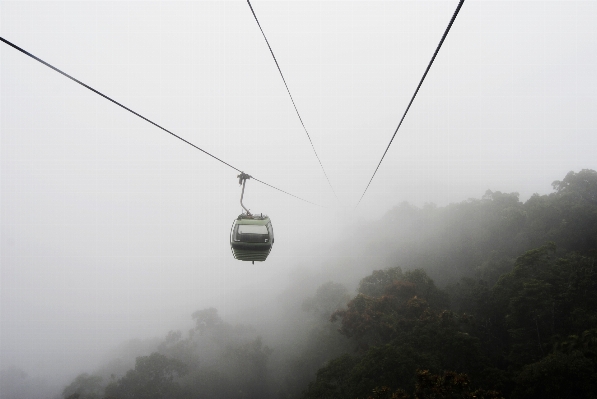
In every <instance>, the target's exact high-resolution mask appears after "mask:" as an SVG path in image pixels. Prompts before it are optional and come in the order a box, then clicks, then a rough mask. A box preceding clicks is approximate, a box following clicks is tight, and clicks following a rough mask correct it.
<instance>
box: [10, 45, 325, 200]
mask: <svg viewBox="0 0 597 399" xmlns="http://www.w3.org/2000/svg"><path fill="white" fill-rule="evenodd" d="M0 40H1V41H3V42H4V43H6V44H8V45H9V46H11V47H13V48H14V49H16V50H19V51H20V52H21V53H23V54H25V55H28V56H29V57H31V58H33V59H34V60H36V61H39V62H40V63H42V64H44V65H45V66H47V67H49V68H51V69H53V70H55V71H56V72H58V73H60V74H61V75H64V76H66V77H67V78H69V79H70V80H72V81H74V82H77V83H78V84H80V85H81V86H83V87H85V88H87V89H89V90H91V91H92V92H94V93H96V94H98V95H100V96H102V97H104V98H105V99H106V100H109V101H111V102H113V103H114V104H116V105H118V106H119V107H121V108H124V109H125V110H127V111H129V112H130V113H132V114H134V115H136V116H138V117H139V118H141V119H143V120H145V121H147V122H149V123H151V124H152V125H154V126H156V127H158V128H160V129H162V130H163V131H165V132H166V133H169V134H171V135H172V136H174V137H176V138H177V139H179V140H182V141H184V142H185V143H187V144H188V145H190V146H192V147H194V148H196V149H198V150H199V151H201V152H203V153H204V154H206V155H209V156H210V157H212V158H213V159H215V160H217V161H220V162H221V163H223V164H224V165H226V166H228V167H230V168H232V169H234V170H236V171H237V172H240V173H243V171H241V170H240V169H238V168H236V167H234V166H232V165H230V164H229V163H228V162H225V161H223V160H221V159H220V158H218V157H216V156H215V155H212V154H210V153H209V152H207V151H205V150H204V149H202V148H200V147H197V146H196V145H195V144H193V143H191V142H190V141H187V140H185V139H183V138H182V137H180V136H178V135H177V134H174V133H172V132H171V131H170V130H168V129H166V128H164V127H162V126H160V125H158V124H157V123H155V122H153V121H151V120H150V119H148V118H146V117H144V116H143V115H141V114H139V113H137V112H135V111H133V110H132V109H130V108H128V107H126V106H124V105H122V104H121V103H119V102H118V101H116V100H114V99H112V98H110V97H108V96H107V95H105V94H103V93H101V92H99V91H98V90H96V89H94V88H93V87H91V86H88V85H86V84H85V83H83V82H81V81H80V80H78V79H75V78H74V77H72V76H70V75H69V74H67V73H65V72H63V71H61V70H60V69H58V68H56V67H54V66H52V65H50V64H49V63H47V62H45V61H44V60H42V59H40V58H38V57H36V56H35V55H33V54H31V53H30V52H28V51H26V50H24V49H22V48H21V47H19V46H17V45H16V44H14V43H11V42H9V41H8V40H6V39H4V38H3V37H0ZM251 177H252V178H253V179H254V180H256V181H258V182H259V183H261V184H265V185H266V186H268V187H271V188H273V189H275V190H278V191H280V192H282V193H284V194H287V195H290V196H291V197H294V198H297V199H300V200H301V201H304V202H308V203H309V204H312V205H316V206H321V205H319V204H316V203H314V202H311V201H308V200H306V199H304V198H301V197H298V196H296V195H294V194H291V193H289V192H286V191H284V190H281V189H279V188H277V187H274V186H272V185H271V184H268V183H266V182H264V181H261V180H259V179H257V178H255V177H253V176H251Z"/></svg>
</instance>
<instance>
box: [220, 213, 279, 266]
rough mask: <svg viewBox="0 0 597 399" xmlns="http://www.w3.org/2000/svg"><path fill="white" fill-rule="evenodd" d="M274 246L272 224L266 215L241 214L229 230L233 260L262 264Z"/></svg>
mask: <svg viewBox="0 0 597 399" xmlns="http://www.w3.org/2000/svg"><path fill="white" fill-rule="evenodd" d="M273 245H274V230H273V228H272V222H271V220H270V218H269V217H267V216H266V215H247V214H244V213H243V214H241V215H239V216H238V218H236V220H235V221H234V223H233V224H232V229H231V230H230V249H231V250H232V255H234V258H235V259H238V260H244V261H252V262H263V261H264V260H266V259H267V256H268V255H269V253H270V251H271V250H272V246H273Z"/></svg>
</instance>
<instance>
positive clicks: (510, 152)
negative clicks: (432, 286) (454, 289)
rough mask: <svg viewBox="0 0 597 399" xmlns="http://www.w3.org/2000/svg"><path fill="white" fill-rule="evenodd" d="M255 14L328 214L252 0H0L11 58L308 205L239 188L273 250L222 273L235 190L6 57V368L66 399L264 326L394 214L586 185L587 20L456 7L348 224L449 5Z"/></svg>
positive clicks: (528, 6) (527, 6) (281, 5)
mask: <svg viewBox="0 0 597 399" xmlns="http://www.w3.org/2000/svg"><path fill="white" fill-rule="evenodd" d="M252 5H253V8H254V10H255V13H256V14H257V16H258V18H259V22H260V23H261V26H262V28H263V30H264V32H265V34H266V36H267V38H268V40H269V43H270V45H271V47H272V50H273V52H274V54H275V56H276V58H277V60H278V62H279V64H280V67H281V69H282V72H283V74H284V77H285V79H286V82H287V84H288V87H289V90H290V92H291V93H292V96H293V98H294V101H295V103H296V106H297V108H298V110H299V112H300V115H301V117H302V120H303V122H304V124H305V126H306V128H307V130H308V132H309V135H310V136H311V139H312V141H313V144H314V146H315V149H316V150H317V153H318V155H319V157H320V159H321V162H322V164H323V166H324V168H325V170H326V172H327V175H328V176H329V180H330V182H331V185H332V186H333V190H334V191H335V194H334V191H332V189H331V188H330V186H329V184H328V182H327V180H326V177H325V175H324V173H323V171H322V169H321V167H320V165H319V163H318V161H317V158H316V157H315V154H314V153H313V149H312V148H311V145H310V143H309V139H308V138H307V135H306V133H305V131H304V129H303V127H302V125H301V122H300V120H299V118H298V116H297V114H296V112H295V109H294V107H293V105H292V102H291V100H290V98H289V96H288V93H287V91H286V88H285V86H284V82H283V81H282V78H281V77H280V74H279V72H278V70H277V68H276V65H275V63H274V61H273V59H272V55H271V53H270V51H269V49H268V47H267V44H266V43H265V40H264V38H263V36H262V34H261V32H260V30H259V27H258V26H257V23H256V22H255V19H254V18H253V15H252V14H251V10H250V8H249V6H248V4H247V3H246V2H244V1H226V2H203V1H185V2H136V1H135V2H132V1H129V2H83V1H73V2H46V1H44V2H25V1H2V2H1V3H0V33H1V36H2V37H3V38H5V39H6V40H8V41H11V42H12V43H14V44H15V45H17V46H19V47H21V48H23V49H25V50H26V51H29V52H31V53H32V54H33V55H35V56H37V57H39V58H41V59H42V60H44V61H46V62H48V63H50V64H52V65H54V66H55V67H57V68H59V69H61V70H63V71H64V72H66V73H68V74H70V75H71V76H73V77H75V78H76V79H79V80H80V81H82V82H84V83H86V84H88V85H89V86H91V87H93V88H94V89H96V90H98V91H101V92H102V93H104V94H106V95H107V96H110V97H112V98H113V99H114V100H116V101H118V102H120V103H121V104H123V105H125V106H127V107H129V108H131V109H132V110H134V111H136V112H138V113H139V114H141V115H143V116H145V117H147V118H149V119H151V120H152V121H154V122H155V123H157V124H159V125H161V126H163V127H165V128H166V129H169V130H170V131H172V132H173V133H175V134H177V135H179V136H181V137H183V138H184V139H185V140H188V141H189V142H191V143H193V144H195V145H197V146H198V147H200V148H202V149H204V150H205V151H207V152H209V153H211V154H213V155H214V156H216V157H218V158H220V159H222V160H224V161H226V162H228V163H229V164H231V165H233V166H234V167H236V168H238V169H241V170H243V171H244V172H246V173H249V174H251V175H253V176H254V177H256V178H258V179H260V180H262V181H264V182H266V183H268V184H270V185H273V186H275V187H277V188H279V189H281V190H284V191H286V192H288V193H291V194H293V195H295V196H298V197H300V198H302V199H305V200H307V201H310V202H312V203H315V204H316V205H313V204H311V203H308V202H304V201H302V200H300V199H297V198H294V197H292V196H289V195H286V194H284V193H282V192H280V191H277V190H274V189H272V188H270V187H268V186H266V185H263V184H261V183H259V182H257V181H255V180H249V181H248V182H247V186H246V192H245V198H244V203H245V205H246V206H247V207H248V208H250V210H251V211H252V212H257V213H260V212H263V213H266V214H268V215H269V216H270V217H271V218H272V222H273V226H274V229H275V233H276V242H275V245H274V248H273V250H272V252H271V254H270V256H269V258H268V259H267V261H266V262H263V263H255V264H254V265H253V264H251V263H249V262H240V261H237V260H235V259H233V257H232V254H231V253H230V245H229V231H230V227H231V224H232V222H233V219H234V218H235V217H236V216H237V215H238V214H239V213H240V212H241V207H240V203H239V200H240V193H241V189H240V187H239V185H238V179H237V178H236V175H237V174H238V172H236V171H235V170H233V169H231V168H229V167H228V166H226V165H224V164H222V163H220V162H218V161H217V160H215V159H213V158H211V157H209V156H207V155H206V154H204V153H202V152H200V151H198V150H197V149H195V148H193V147H191V146H189V145H187V144H186V143H184V142H182V141H180V140H178V139H176V138H175V137H173V136H171V135H169V134H167V133H166V132H164V131H162V130H160V129H158V128H156V127H155V126H153V125H151V124H149V123H147V122H146V121H144V120H142V119H140V118H139V117H137V116H135V115H133V114H131V113H129V112H127V111H125V110H123V109H122V108H120V107H118V106H116V105H115V104H113V103H111V102H109V101H107V100H106V99H104V98H102V97H100V96H98V95H97V94H95V93H93V92H91V91H89V90H88V89H86V88H84V87H82V86H80V85H78V84H76V83H75V82H73V81H71V80H69V79H67V78H65V77H64V76H62V75H60V74H58V73H57V72H55V71H53V70H51V69H50V68H48V67H46V66H44V65H42V64H41V63H39V62H37V61H35V60H33V59H32V58H30V57H27V56H26V55H24V54H22V53H20V52H18V51H17V50H15V49H13V48H12V47H10V46H8V45H7V44H5V43H0V95H1V103H0V106H1V107H0V129H1V130H0V146H1V149H0V151H1V152H0V158H1V161H0V162H1V163H0V167H1V175H0V179H1V197H0V201H1V215H0V217H1V248H0V249H1V266H0V267H1V269H0V273H1V274H0V281H1V283H0V284H1V293H0V295H1V297H0V299H1V304H0V306H1V308H0V359H1V360H0V363H1V364H0V366H1V368H2V369H4V370H6V369H13V368H14V369H17V370H23V371H25V372H26V373H27V374H28V375H29V376H30V377H31V378H37V379H40V380H43V379H45V380H47V381H51V382H52V383H53V384H56V385H57V386H58V388H57V389H58V391H57V392H60V391H61V389H62V388H63V387H64V385H65V384H67V383H68V382H69V381H70V380H72V378H73V377H74V376H76V375H77V374H79V373H82V372H92V371H93V370H94V369H95V368H97V367H99V366H101V365H102V364H103V362H105V361H108V360H109V359H110V354H111V353H113V351H114V350H115V348H116V347H117V346H118V345H119V344H121V343H122V342H124V341H127V340H130V339H151V338H154V337H164V336H165V335H166V334H167V333H168V331H170V330H175V329H181V330H182V331H186V330H188V329H189V328H191V327H192V325H193V320H192V319H191V314H192V313H193V312H195V311H197V310H200V309H204V308H210V307H213V308H216V309H218V312H219V314H220V316H221V317H222V318H223V319H225V320H227V321H230V322H234V321H240V322H243V323H251V322H252V321H253V322H254V324H255V327H256V328H258V329H259V328H261V329H262V330H263V329H265V328H263V326H261V327H260V325H259V322H260V321H264V320H270V319H269V316H268V312H270V311H271V310H270V308H269V307H268V306H272V308H271V309H274V304H276V305H280V301H283V300H284V299H283V298H282V299H280V297H279V294H280V293H281V292H282V291H284V290H285V289H286V287H288V286H289V285H290V286H294V285H295V284H296V281H299V280H300V279H301V278H305V279H308V278H307V277H305V276H313V275H317V274H318V273H320V271H321V270H322V269H324V268H332V267H333V268H334V270H341V268H338V267H337V266H338V265H341V264H342V262H343V261H344V259H345V258H346V257H349V256H350V253H347V252H343V253H338V251H337V249H338V248H340V247H339V246H338V243H340V242H343V240H345V239H347V238H348V237H352V238H351V239H352V240H353V241H352V242H353V243H354V246H355V250H356V249H358V239H355V238H354V237H358V235H355V234H354V233H355V232H354V229H358V228H359V227H357V226H359V225H360V223H361V222H364V221H374V220H377V219H379V218H381V217H382V216H383V215H384V214H385V213H386V212H387V211H388V210H390V209H391V208H392V207H393V206H395V205H397V204H399V203H401V202H402V201H408V202H410V203H412V204H414V205H417V206H422V205H423V204H425V203H435V204H437V205H440V206H443V205H447V204H449V203H452V202H459V201H463V200H466V199H468V198H480V197H481V196H482V195H483V194H484V193H485V191H486V190H487V189H491V190H499V191H502V192H507V193H509V192H519V193H520V199H521V200H523V201H524V200H526V199H528V198H529V197H530V196H531V195H532V194H533V193H540V194H546V193H549V192H551V190H552V187H551V182H552V181H553V180H556V179H561V178H563V177H564V176H565V175H566V173H567V172H569V171H571V170H574V171H579V170H581V169H586V168H591V169H597V156H596V154H597V151H596V150H597V112H595V110H596V109H597V95H596V94H595V93H597V72H596V71H597V52H596V51H595V48H596V46H597V30H596V28H595V21H596V20H597V3H595V2H590V1H529V2H526V1H475V0H468V1H466V2H465V4H464V5H463V7H462V9H461V11H460V13H459V15H458V18H457V19H456V21H455V23H454V25H453V27H452V29H451V31H450V33H449V35H448V37H447V39H446V41H445V43H444V44H443V47H442V49H441V51H440V52H439V55H438V57H437V59H436V60H435V63H434V64H433V66H432V68H431V70H430V72H429V74H428V75H427V77H426V80H425V82H424V83H423V85H422V88H421V90H420V91H419V93H418V95H417V97H416V99H415V101H414V103H413V105H412V107H411V109H410V111H409V113H408V114H407V116H406V118H405V120H404V123H403V125H402V126H401V128H400V130H399V132H398V134H397V135H396V138H395V139H394V141H393V144H392V146H391V148H390V149H389V151H388V153H387V155H386V157H385V160H384V161H383V163H382V164H381V166H380V168H379V171H378V172H377V175H376V177H375V179H374V180H373V182H372V183H371V185H370V187H369V189H368V191H367V193H366V195H365V196H364V197H363V199H362V201H361V203H360V204H359V206H358V207H356V208H355V206H356V204H357V202H358V201H359V198H360V197H361V195H362V194H363V191H364V190H365V187H366V186H367V183H368V182H369V179H370V178H371V175H372V174H373V172H374V170H375V167H376V166H377V164H378V162H379V160H380V158H381V156H382V154H383V151H384V150H385V148H386V146H387V144H388V142H389V140H390V138H391V137H392V135H393V133H394V131H395V129H396V127H397V125H398V123H399V121H400V118H401V117H402V115H403V113H404V110H405V109H406V106H407V105H408V103H409V101H410V99H411V97H412V95H413V93H414V91H415V89H416V87H417V84H418V83H419V80H420V78H421V76H422V74H423V72H424V71H425V68H426V67H427V64H428V62H429V60H430V59H431V56H432V55H433V52H434V51H435V49H436V47H437V44H438V42H439V40H440V38H441V36H442V34H443V32H444V30H445V28H446V26H447V24H448V22H449V20H450V18H451V16H452V13H453V12H454V9H455V7H456V5H457V2H456V1H424V2H421V1H417V2H415V1H388V2H369V1H367V2H352V1H351V2H344V1H333V2H322V1H313V2H308V1H296V2H288V1H284V2H282V1H279V2H263V1H254V2H252ZM367 234H376V232H375V231H373V232H370V231H368V232H367ZM342 248H346V247H345V246H343V247H342ZM343 251H346V250H345V249H344V250H343ZM349 264H350V263H349ZM371 267H374V265H373V266H371ZM346 273H347V274H349V275H350V274H351V273H352V271H350V270H347V271H346ZM301 276H303V277H301ZM361 277H362V275H361ZM321 279H322V280H326V279H334V280H335V281H340V282H343V281H352V280H350V279H348V278H346V276H343V275H342V273H339V274H338V275H337V276H335V277H334V276H330V275H325V278H324V277H322V278H321ZM316 288H317V286H316V285H315V286H310V285H305V292H300V293H299V292H297V293H296V294H297V295H304V296H310V295H314V293H315V289H316ZM349 288H350V289H351V290H352V289H354V287H353V286H351V287H349ZM351 293H352V291H351ZM251 324H253V323H251ZM272 331H273V332H272ZM272 331H270V338H271V339H274V338H275V335H276V334H275V326H272Z"/></svg>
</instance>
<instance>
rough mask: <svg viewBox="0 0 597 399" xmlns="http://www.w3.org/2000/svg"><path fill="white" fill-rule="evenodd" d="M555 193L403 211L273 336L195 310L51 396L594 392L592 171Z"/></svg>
mask: <svg viewBox="0 0 597 399" xmlns="http://www.w3.org/2000/svg"><path fill="white" fill-rule="evenodd" d="M553 188H554V192H553V193H552V194H549V195H534V196H533V197H531V198H530V199H529V200H528V201H526V202H524V203H522V202H521V201H519V198H518V195H517V194H516V193H510V194H506V193H500V192H491V191H487V193H486V194H485V195H484V196H483V198H481V199H471V200H468V201H464V202H461V203H458V204H451V205H449V206H446V207H436V206H434V205H427V206H424V207H422V208H417V207H414V206H412V205H409V204H407V203H403V204H401V205H399V206H397V207H396V208H394V209H393V210H391V211H389V212H388V213H387V214H386V216H385V217H384V218H382V219H381V220H379V221H377V222H374V223H369V224H366V225H364V226H359V227H358V228H353V229H352V233H349V234H347V235H346V236H345V237H343V239H344V240H345V241H344V242H340V243H339V244H338V245H337V246H336V247H335V248H334V250H343V251H344V257H339V258H338V259H340V260H344V261H345V262H340V261H338V260H336V263H334V264H333V265H329V266H328V267H327V268H326V269H325V270H324V271H323V272H322V273H321V275H320V276H319V277H317V278H311V279H304V280H300V279H297V280H296V281H295V283H294V285H293V284H290V285H289V286H288V287H280V291H281V292H282V293H281V294H280V295H279V296H278V297H277V298H276V299H273V300H272V305H271V309H263V312H264V313H267V314H269V315H270V318H271V323H270V324H269V325H259V326H250V325H234V324H231V323H229V322H227V321H226V320H223V319H222V318H221V317H220V315H219V314H218V311H217V310H216V309H213V308H210V309H203V310H199V311H197V312H195V313H194V314H193V315H192V319H193V321H194V326H193V328H192V329H191V330H190V331H189V332H188V333H186V334H183V333H182V332H179V331H173V332H170V333H169V334H168V336H167V337H166V338H165V339H163V340H161V342H160V343H159V344H157V345H154V346H153V347H152V349H151V351H152V353H151V354H147V356H140V357H138V358H137V359H136V362H135V364H134V365H132V364H131V365H130V369H128V371H125V370H123V369H122V367H121V368H118V367H116V366H113V367H110V366H106V368H104V369H103V370H100V371H98V372H96V373H94V374H92V375H89V374H81V375H80V376H79V377H77V378H76V379H75V380H74V381H73V382H72V383H71V384H70V385H69V386H67V387H66V388H65V389H64V391H63V394H62V396H63V397H64V398H71V399H74V398H80V399H87V398H133V397H135V398H139V397H142V398H199V397H210V398H300V397H304V398H350V399H354V398H368V397H371V398H406V397H411V398H452V397H462V398H473V397H476V398H500V397H505V398H562V397H574V398H594V397H597V385H596V383H595V381H597V264H596V260H597V172H595V171H593V170H582V171H580V172H578V173H575V172H570V173H569V174H568V175H567V176H566V177H565V178H564V179H563V180H561V181H555V182H554V183H553ZM355 242H356V243H358V245H355ZM353 255H354V256H353ZM367 260H371V262H367ZM327 280H332V281H330V282H327V283H323V284H321V283H322V282H324V281H327ZM310 284H311V285H310ZM353 287H357V288H356V294H355V292H354V291H352V288H353ZM274 327H275V328H274ZM115 364H116V363H115Z"/></svg>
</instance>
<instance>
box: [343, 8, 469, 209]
mask: <svg viewBox="0 0 597 399" xmlns="http://www.w3.org/2000/svg"><path fill="white" fill-rule="evenodd" d="M463 3H464V0H460V1H459V2H458V6H457V7H456V10H455V11H454V14H453V15H452V19H451V20H450V23H449V24H448V27H447V28H446V30H445V32H444V35H443V36H442V39H441V40H440V41H439V44H438V45H437V48H436V49H435V53H433V57H432V58H431V61H429V65H427V69H426V70H425V73H424V74H423V77H422V78H421V81H420V82H419V85H418V86H417V90H415V94H413V96H412V98H411V99H410V102H409V103H408V106H407V107H406V111H404V115H402V119H400V123H399V124H398V127H397V128H396V130H395V131H394V135H393V136H392V138H391V139H390V143H389V144H388V146H387V147H386V150H385V151H384V153H383V155H382V156H381V159H380V160H379V163H378V164H377V168H375V172H373V176H371V179H370V180H369V183H368V184H367V187H366V188H365V191H363V194H362V195H361V198H360V199H359V202H357V205H356V206H359V204H360V203H361V200H362V199H363V197H364V196H365V193H366V192H367V189H368V188H369V185H370V184H371V182H372V181H373V178H374V177H375V174H376V173H377V170H378V169H379V165H381V162H382V161H383V159H384V157H385V156H386V153H387V152H388V149H389V148H390V146H391V145H392V141H394V137H396V133H398V129H400V126H401V125H402V121H404V117H405V116H406V113H407V112H408V110H409V108H410V106H411V105H412V103H413V101H414V100H415V97H416V96H417V93H418V92H419V89H420V88H421V85H422V84H423V81H424V80H425V77H426V76H427V72H429V69H431V65H432V64H433V61H434V60H435V57H436V56H437V53H439V49H440V48H441V47H442V44H443V43H444V40H445V39H446V36H448V32H449V31H450V28H451V27H452V24H453V23H454V20H455V19H456V16H457V15H458V12H459V11H460V8H461V7H462V4H463ZM355 208H356V207H355Z"/></svg>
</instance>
